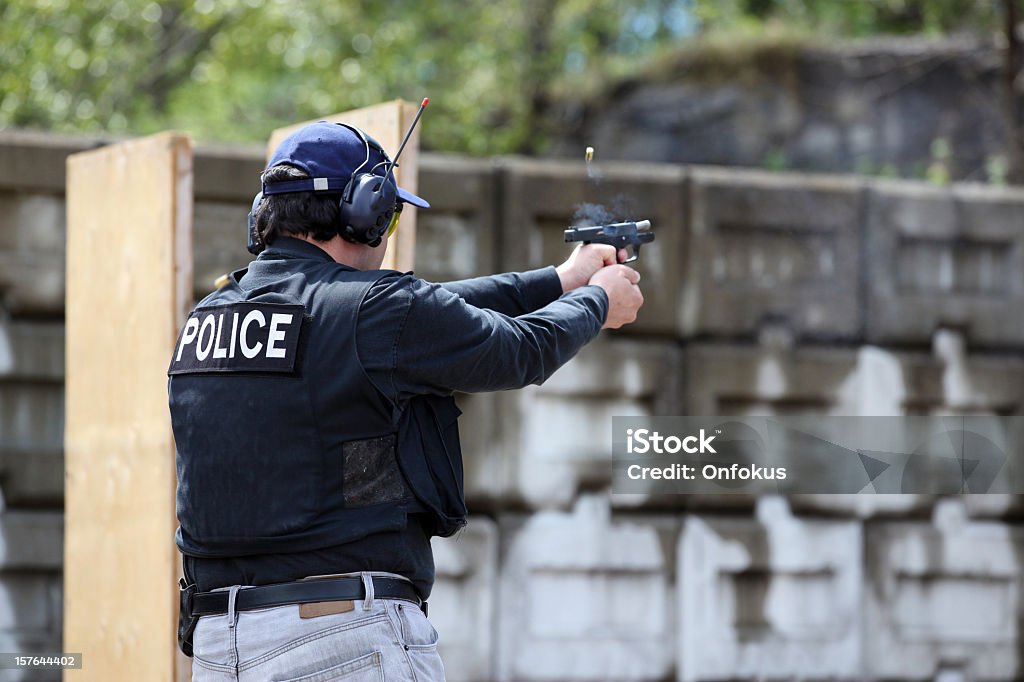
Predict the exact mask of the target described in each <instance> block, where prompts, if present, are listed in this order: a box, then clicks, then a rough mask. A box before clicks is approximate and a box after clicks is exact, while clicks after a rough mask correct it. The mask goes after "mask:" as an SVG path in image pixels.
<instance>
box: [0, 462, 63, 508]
mask: <svg viewBox="0 0 1024 682" xmlns="http://www.w3.org/2000/svg"><path fill="white" fill-rule="evenodd" d="M0 492H2V494H3V500H4V502H5V503H6V505H7V506H8V507H35V508H39V507H51V508H53V507H60V506H62V505H63V504H64V453H63V452H62V451H61V450H48V449H38V448H5V447H0Z"/></svg>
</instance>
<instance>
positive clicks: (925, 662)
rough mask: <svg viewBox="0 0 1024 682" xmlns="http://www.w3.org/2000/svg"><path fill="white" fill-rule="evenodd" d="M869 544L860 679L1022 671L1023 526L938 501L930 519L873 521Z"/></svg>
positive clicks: (988, 676)
mask: <svg viewBox="0 0 1024 682" xmlns="http://www.w3.org/2000/svg"><path fill="white" fill-rule="evenodd" d="M866 540H867V541H866V545H865V546H866V557H865V566H866V570H867V574H868V575H867V578H868V582H867V589H866V592H865V597H866V619H865V630H864V632H865V669H864V673H865V675H866V676H869V677H873V678H885V679H929V678H932V677H934V676H936V675H938V674H939V673H940V672H945V673H957V674H959V675H960V676H962V678H963V679H971V680H1003V679H1011V678H1016V677H1018V676H1019V671H1020V666H1021V665H1022V664H1024V661H1022V660H1021V653H1020V652H1021V641H1022V638H1024V633H1022V632H1021V630H1020V623H1021V620H1022V617H1024V599H1022V597H1021V594H1022V591H1021V589H1022V587H1024V585H1022V580H1021V575H1022V570H1021V569H1022V566H1024V529H1021V528H1019V527H1013V526H1006V525H1004V524H1000V523H994V522H984V521H970V520H968V518H967V515H966V511H965V510H963V508H962V505H961V503H960V502H959V501H957V500H944V501H943V502H942V504H940V505H939V506H937V507H936V513H935V516H934V520H933V523H932V524H928V523H924V522H895V521H894V522H879V523H870V524H868V526H867V528H866Z"/></svg>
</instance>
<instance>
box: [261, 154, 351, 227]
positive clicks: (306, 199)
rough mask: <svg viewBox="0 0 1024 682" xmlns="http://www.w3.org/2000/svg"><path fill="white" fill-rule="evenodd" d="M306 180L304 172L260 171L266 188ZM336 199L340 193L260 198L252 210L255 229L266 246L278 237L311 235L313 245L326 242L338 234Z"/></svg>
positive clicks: (287, 169)
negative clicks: (274, 184)
mask: <svg viewBox="0 0 1024 682" xmlns="http://www.w3.org/2000/svg"><path fill="white" fill-rule="evenodd" d="M308 177H309V175H308V174H307V173H306V171H304V170H301V169H298V168H296V167H294V166H288V165H280V166H274V167H273V168H268V169H267V170H266V171H264V173H263V182H264V183H266V184H268V185H269V184H271V183H275V182H285V181H288V180H302V179H303V178H308ZM340 199H341V193H340V192H290V193H288V194H272V195H270V196H267V197H263V201H261V202H260V206H259V208H258V209H256V229H257V230H258V231H259V233H260V235H261V236H262V237H263V241H264V242H265V243H267V244H271V243H273V241H274V239H276V238H277V237H278V236H280V235H296V236H299V237H306V236H310V235H312V237H313V239H315V240H317V241H321V242H325V241H328V240H330V239H332V238H333V237H334V236H335V235H336V234H339V232H338V229H339V228H340V227H341V215H340V212H339V210H338V201H339V200H340Z"/></svg>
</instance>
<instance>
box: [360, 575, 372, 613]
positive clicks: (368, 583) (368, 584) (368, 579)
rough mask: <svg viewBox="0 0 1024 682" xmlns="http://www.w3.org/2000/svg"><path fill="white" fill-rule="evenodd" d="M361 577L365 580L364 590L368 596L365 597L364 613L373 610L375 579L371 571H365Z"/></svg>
mask: <svg viewBox="0 0 1024 682" xmlns="http://www.w3.org/2000/svg"><path fill="white" fill-rule="evenodd" d="M359 575H360V577H361V578H362V579H363V590H364V591H365V592H366V596H365V597H363V611H369V610H370V609H372V608H373V577H372V576H371V575H370V572H369V571H363V572H361V573H360V574H359Z"/></svg>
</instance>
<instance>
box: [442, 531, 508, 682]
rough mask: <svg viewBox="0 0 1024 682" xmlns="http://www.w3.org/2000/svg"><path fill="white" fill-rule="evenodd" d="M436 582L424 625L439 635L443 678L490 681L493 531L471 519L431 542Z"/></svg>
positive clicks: (494, 584) (494, 565) (495, 547)
mask: <svg viewBox="0 0 1024 682" xmlns="http://www.w3.org/2000/svg"><path fill="white" fill-rule="evenodd" d="M431 546H432V547H433V550H434V566H435V568H436V575H437V580H436V581H435V583H434V589H433V592H432V593H431V595H430V620H431V621H432V622H433V623H434V625H435V627H436V628H437V631H438V632H439V633H440V642H439V650H440V652H441V657H442V658H443V659H444V668H445V678H446V679H448V680H450V681H451V682H472V681H474V680H489V679H494V634H495V620H494V619H495V613H496V610H497V605H496V603H497V598H498V590H497V582H498V527H497V524H495V523H494V521H492V520H491V519H488V518H486V517H483V516H473V517H471V518H470V521H469V525H468V526H466V528H465V529H464V530H462V531H460V532H459V533H458V534H457V535H455V536H453V537H450V538H433V539H432V540H431Z"/></svg>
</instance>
